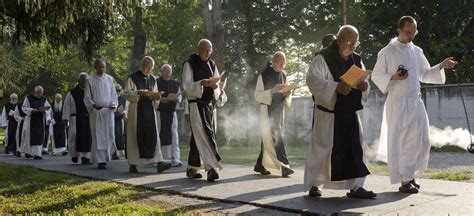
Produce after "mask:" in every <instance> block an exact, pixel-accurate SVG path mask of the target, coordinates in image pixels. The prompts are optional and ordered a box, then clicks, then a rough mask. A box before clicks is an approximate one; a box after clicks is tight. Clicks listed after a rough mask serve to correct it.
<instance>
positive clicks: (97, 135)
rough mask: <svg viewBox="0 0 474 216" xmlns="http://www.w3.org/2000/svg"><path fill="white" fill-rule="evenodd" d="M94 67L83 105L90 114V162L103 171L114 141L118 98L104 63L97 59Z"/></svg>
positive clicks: (85, 91) (88, 81) (109, 158)
mask: <svg viewBox="0 0 474 216" xmlns="http://www.w3.org/2000/svg"><path fill="white" fill-rule="evenodd" d="M94 65H95V69H96V73H94V74H92V75H90V76H88V77H87V80H86V86H85V90H84V103H85V105H86V107H87V110H88V111H89V114H90V126H91V135H92V146H91V161H92V163H97V168H98V169H105V166H106V164H107V162H108V161H110V160H111V154H110V151H111V150H112V146H113V144H114V140H115V134H114V111H115V109H116V108H117V105H118V98H117V92H116V91H115V84H114V83H113V78H112V77H111V76H110V75H108V74H106V73H105V71H106V68H107V67H106V63H105V61H104V60H103V59H97V60H96V61H95V64H94Z"/></svg>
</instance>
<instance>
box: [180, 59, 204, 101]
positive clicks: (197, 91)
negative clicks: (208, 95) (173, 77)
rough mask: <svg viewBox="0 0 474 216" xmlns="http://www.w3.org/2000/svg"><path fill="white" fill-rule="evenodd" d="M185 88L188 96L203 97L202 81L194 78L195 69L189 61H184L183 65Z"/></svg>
mask: <svg viewBox="0 0 474 216" xmlns="http://www.w3.org/2000/svg"><path fill="white" fill-rule="evenodd" d="M183 88H184V92H186V95H187V96H188V98H190V99H192V98H200V97H202V93H203V90H204V88H203V86H202V85H201V81H200V80H199V81H196V82H195V81H194V78H193V69H192V68H191V65H189V63H188V62H186V63H184V67H183Z"/></svg>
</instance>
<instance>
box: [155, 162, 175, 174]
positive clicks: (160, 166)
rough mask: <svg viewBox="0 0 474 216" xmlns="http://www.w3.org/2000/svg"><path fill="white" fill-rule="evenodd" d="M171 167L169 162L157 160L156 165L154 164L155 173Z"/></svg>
mask: <svg viewBox="0 0 474 216" xmlns="http://www.w3.org/2000/svg"><path fill="white" fill-rule="evenodd" d="M171 167H172V165H171V163H167V162H158V165H157V166H156V172H157V173H162V172H164V171H165V170H167V169H169V168H171Z"/></svg>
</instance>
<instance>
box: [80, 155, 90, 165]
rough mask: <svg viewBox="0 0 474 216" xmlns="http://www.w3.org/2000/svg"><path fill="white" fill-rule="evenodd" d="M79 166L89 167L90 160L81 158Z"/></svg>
mask: <svg viewBox="0 0 474 216" xmlns="http://www.w3.org/2000/svg"><path fill="white" fill-rule="evenodd" d="M81 164H82V165H91V164H92V163H91V160H90V159H89V158H86V157H81Z"/></svg>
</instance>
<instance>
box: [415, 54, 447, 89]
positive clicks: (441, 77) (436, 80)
mask: <svg viewBox="0 0 474 216" xmlns="http://www.w3.org/2000/svg"><path fill="white" fill-rule="evenodd" d="M418 55H419V56H420V59H421V67H422V68H421V74H420V82H423V83H431V84H444V83H445V82H446V74H445V72H444V69H440V68H439V66H440V64H441V63H440V64H437V65H435V66H433V67H431V66H430V63H429V62H428V59H426V57H425V55H424V54H423V50H421V49H420V50H419V53H418Z"/></svg>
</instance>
